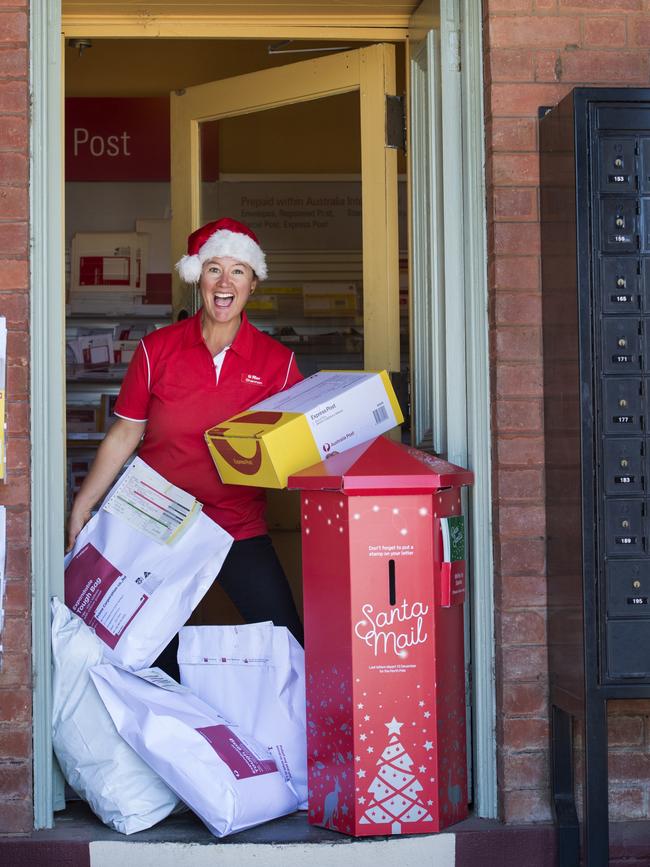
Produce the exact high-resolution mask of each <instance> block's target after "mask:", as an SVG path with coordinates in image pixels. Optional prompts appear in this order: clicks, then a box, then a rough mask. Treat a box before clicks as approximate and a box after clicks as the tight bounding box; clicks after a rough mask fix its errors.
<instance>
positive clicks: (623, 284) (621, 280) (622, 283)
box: [616, 277, 627, 289]
mask: <svg viewBox="0 0 650 867" xmlns="http://www.w3.org/2000/svg"><path fill="white" fill-rule="evenodd" d="M616 285H617V286H618V288H619V289H625V287H626V286H627V282H626V280H625V277H619V278H618V280H617V281H616Z"/></svg>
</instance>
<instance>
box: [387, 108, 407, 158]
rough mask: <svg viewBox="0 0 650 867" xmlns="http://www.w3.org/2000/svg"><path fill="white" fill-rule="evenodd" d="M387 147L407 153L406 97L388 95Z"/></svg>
mask: <svg viewBox="0 0 650 867" xmlns="http://www.w3.org/2000/svg"><path fill="white" fill-rule="evenodd" d="M386 147H387V148H399V149H400V150H401V151H403V152H404V153H406V115H405V113H404V97H403V96H389V95H388V94H387V95H386Z"/></svg>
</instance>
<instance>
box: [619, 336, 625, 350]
mask: <svg viewBox="0 0 650 867" xmlns="http://www.w3.org/2000/svg"><path fill="white" fill-rule="evenodd" d="M618 345H619V346H620V347H621V349H622V348H623V347H624V346H627V340H626V339H625V338H624V337H619V339H618Z"/></svg>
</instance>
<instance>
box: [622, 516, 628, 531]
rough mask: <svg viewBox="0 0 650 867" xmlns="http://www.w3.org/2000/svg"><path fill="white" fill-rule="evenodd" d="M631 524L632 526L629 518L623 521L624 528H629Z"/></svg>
mask: <svg viewBox="0 0 650 867" xmlns="http://www.w3.org/2000/svg"><path fill="white" fill-rule="evenodd" d="M629 526H630V522H629V521H628V520H627V519H626V520H623V521H621V527H623V529H625V530H627V528H628V527H629Z"/></svg>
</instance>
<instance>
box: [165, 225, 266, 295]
mask: <svg viewBox="0 0 650 867" xmlns="http://www.w3.org/2000/svg"><path fill="white" fill-rule="evenodd" d="M214 256H230V257H231V258H232V259H238V260H239V261H240V262H244V263H245V264H246V265H250V266H251V268H252V269H253V271H255V275H256V277H257V278H258V279H259V280H266V277H267V270H266V257H265V256H264V252H263V251H262V249H261V248H260V246H259V245H258V244H256V243H255V241H253V239H252V238H249V236H248V235H244V234H243V233H242V232H231V231H230V230H229V229H219V231H217V232H215V233H214V235H211V236H210V237H209V238H208V240H207V241H206V242H205V244H204V245H203V246H202V247H201V248H200V250H199V252H198V253H196V254H195V255H194V256H183V257H182V258H181V259H180V260H179V261H178V262H177V263H176V270H177V271H178V273H179V274H180V276H181V279H182V280H184V281H185V282H186V283H198V282H199V280H200V279H201V271H202V270H203V263H204V262H207V260H208V259H212V258H213V257H214Z"/></svg>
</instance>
